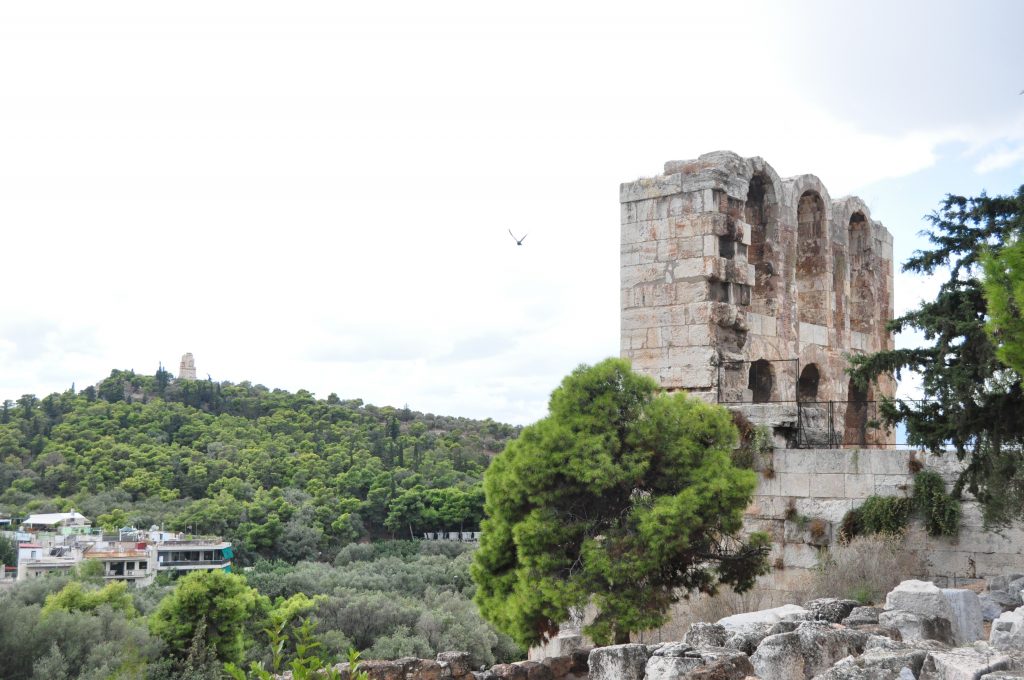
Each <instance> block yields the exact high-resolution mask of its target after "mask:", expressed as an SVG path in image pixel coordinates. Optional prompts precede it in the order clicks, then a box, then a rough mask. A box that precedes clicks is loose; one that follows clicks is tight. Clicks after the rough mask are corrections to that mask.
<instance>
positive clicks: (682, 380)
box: [619, 151, 895, 446]
mask: <svg viewBox="0 0 1024 680" xmlns="http://www.w3.org/2000/svg"><path fill="white" fill-rule="evenodd" d="M619 201H620V203H621V226H622V232H621V233H622V241H621V244H622V260H621V296H622V297H621V324H622V326H621V331H622V336H621V354H622V356H623V357H625V358H628V359H630V360H631V361H632V363H633V367H634V369H636V370H638V371H641V372H643V373H646V374H648V375H650V376H652V377H653V378H655V379H656V380H658V382H659V383H661V385H662V386H664V387H665V388H666V389H668V390H670V391H672V390H686V391H687V392H689V393H691V394H694V395H698V396H700V397H702V398H704V399H706V400H708V401H713V402H718V403H722V404H724V405H726V406H728V407H729V408H731V409H733V410H734V411H740V412H742V413H743V414H744V415H745V416H746V417H747V418H748V419H749V420H750V421H751V422H752V423H755V424H764V425H768V426H770V427H772V428H773V430H774V433H775V435H776V439H782V440H785V441H786V443H787V444H789V445H819V446H820V445H828V446H837V445H844V444H845V445H854V444H856V445H879V444H888V443H892V435H891V433H889V432H886V431H885V430H883V429H881V428H879V427H878V426H877V424H875V423H874V418H875V415H876V414H877V408H876V404H877V401H878V400H879V399H880V398H881V397H882V396H892V395H893V393H894V390H895V384H894V383H893V382H892V381H886V382H882V383H881V384H880V385H879V386H878V387H874V386H873V387H869V388H867V389H860V388H858V387H857V386H856V385H854V384H853V383H851V381H850V379H849V376H848V375H846V372H845V369H846V367H847V365H848V363H847V356H848V355H851V354H859V353H870V352H876V351H879V350H884V349H891V348H892V347H893V340H892V336H891V334H890V333H889V332H888V331H887V330H886V322H888V321H889V320H891V319H892V316H893V261H892V235H891V234H890V233H889V231H888V230H887V229H886V228H885V227H884V226H882V224H881V223H880V222H877V221H875V220H873V219H872V218H871V212H870V211H869V210H868V208H867V206H866V205H865V204H864V202H863V201H862V200H861V199H859V198H857V197H852V196H850V197H843V198H838V199H833V198H831V196H830V195H829V193H828V190H827V189H826V188H825V186H824V185H823V184H822V183H821V181H820V180H819V179H818V178H817V177H815V176H814V175H799V176H797V177H790V178H786V179H782V178H780V177H779V176H778V174H777V173H776V172H775V170H774V169H772V167H771V166H770V165H768V163H766V162H765V161H764V160H763V159H761V158H757V157H754V158H742V157H740V156H738V155H737V154H735V153H732V152H729V151H717V152H714V153H709V154H705V155H703V156H701V157H700V158H698V159H696V160H688V161H669V162H667V163H665V169H664V174H661V175H658V176H657V177H652V178H645V179H638V180H636V181H633V182H627V183H625V184H622V185H621V187H620V191H619ZM796 440H800V441H796Z"/></svg>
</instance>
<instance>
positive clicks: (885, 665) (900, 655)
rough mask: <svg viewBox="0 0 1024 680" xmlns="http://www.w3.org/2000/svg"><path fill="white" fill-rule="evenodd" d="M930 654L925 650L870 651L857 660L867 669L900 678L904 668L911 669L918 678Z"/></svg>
mask: <svg viewBox="0 0 1024 680" xmlns="http://www.w3.org/2000/svg"><path fill="white" fill-rule="evenodd" d="M926 656H928V652H926V651H924V650H923V649H913V648H906V649H878V648H875V649H868V650H865V652H864V653H863V654H862V655H860V657H858V658H857V661H856V663H857V665H858V666H860V667H862V668H865V669H870V668H877V669H883V670H888V671H891V672H892V674H893V675H894V676H898V674H899V672H900V671H901V670H902V669H903V668H909V669H910V670H911V671H913V673H914V677H915V678H916V677H917V676H918V675H919V674H920V673H921V666H922V665H924V660H925V657H926Z"/></svg>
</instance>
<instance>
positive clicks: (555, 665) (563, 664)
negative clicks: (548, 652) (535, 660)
mask: <svg viewBox="0 0 1024 680" xmlns="http://www.w3.org/2000/svg"><path fill="white" fill-rule="evenodd" d="M541 663H542V664H544V665H545V666H547V667H548V668H550V669H551V674H552V675H553V676H554V677H555V678H556V679H557V678H564V677H566V676H567V675H569V673H571V672H572V656H568V655H567V656H549V657H547V658H545V659H541Z"/></svg>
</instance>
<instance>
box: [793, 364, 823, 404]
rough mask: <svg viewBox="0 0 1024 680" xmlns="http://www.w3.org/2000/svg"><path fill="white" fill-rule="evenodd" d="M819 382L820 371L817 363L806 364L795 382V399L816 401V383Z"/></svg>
mask: <svg viewBox="0 0 1024 680" xmlns="http://www.w3.org/2000/svg"><path fill="white" fill-rule="evenodd" d="M820 382H821V373H820V372H819V371H818V366H817V364H807V365H806V366H804V368H803V370H802V371H800V379H799V380H797V382H796V400H797V401H817V400H818V385H819V383H820Z"/></svg>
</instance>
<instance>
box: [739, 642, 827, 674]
mask: <svg viewBox="0 0 1024 680" xmlns="http://www.w3.org/2000/svg"><path fill="white" fill-rule="evenodd" d="M750 663H751V664H752V665H753V666H754V671H755V672H756V674H757V676H758V677H761V678H772V680H806V678H809V677H812V676H813V674H811V673H805V670H804V655H803V650H802V649H801V645H800V635H799V634H798V633H796V632H795V631H794V632H792V633H781V634H779V635H771V636H769V637H766V638H765V639H764V640H762V641H761V644H759V645H758V646H757V651H755V652H754V653H753V654H752V655H751V656H750Z"/></svg>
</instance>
